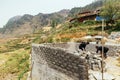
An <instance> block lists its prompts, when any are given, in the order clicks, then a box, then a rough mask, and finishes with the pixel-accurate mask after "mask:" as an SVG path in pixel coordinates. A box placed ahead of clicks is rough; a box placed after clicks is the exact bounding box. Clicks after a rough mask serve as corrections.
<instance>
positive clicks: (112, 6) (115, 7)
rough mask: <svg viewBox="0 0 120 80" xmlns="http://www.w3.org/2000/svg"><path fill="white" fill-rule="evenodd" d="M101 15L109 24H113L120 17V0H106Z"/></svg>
mask: <svg viewBox="0 0 120 80" xmlns="http://www.w3.org/2000/svg"><path fill="white" fill-rule="evenodd" d="M101 15H102V16H103V17H104V18H105V19H106V23H107V25H108V24H109V23H111V24H113V23H114V22H115V20H116V19H118V18H119V17H120V0H105V1H104V5H103V8H102V11H101Z"/></svg>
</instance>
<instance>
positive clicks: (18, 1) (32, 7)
mask: <svg viewBox="0 0 120 80" xmlns="http://www.w3.org/2000/svg"><path fill="white" fill-rule="evenodd" d="M93 1H95V0H0V28H1V27H3V26H4V25H5V24H6V23H7V21H8V20H9V19H10V18H12V17H14V16H18V15H21V16H22V15H24V14H31V15H37V14H38V13H53V12H57V11H60V10H62V9H71V8H74V7H83V6H85V5H87V4H90V3H92V2H93Z"/></svg>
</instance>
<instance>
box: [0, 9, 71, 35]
mask: <svg viewBox="0 0 120 80" xmlns="http://www.w3.org/2000/svg"><path fill="white" fill-rule="evenodd" d="M68 13H69V10H61V11H59V12H55V13H51V14H42V13H39V14H37V15H35V16H33V15H29V14H25V15H23V16H15V17H13V18H11V19H9V21H8V22H7V24H6V25H5V26H4V27H3V28H2V29H0V32H1V33H2V34H4V35H9V34H10V35H13V36H16V35H17V36H18V35H24V34H30V33H32V32H33V30H34V29H39V28H41V27H44V26H51V25H52V23H53V22H55V24H56V25H57V24H60V23H62V22H64V21H65V17H66V16H67V15H68Z"/></svg>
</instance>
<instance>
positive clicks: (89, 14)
mask: <svg viewBox="0 0 120 80" xmlns="http://www.w3.org/2000/svg"><path fill="white" fill-rule="evenodd" d="M99 13H100V9H97V10H95V11H86V12H82V13H78V14H77V18H73V19H71V20H70V22H74V21H78V22H84V21H86V20H95V21H101V20H102V18H101V17H100V16H99Z"/></svg>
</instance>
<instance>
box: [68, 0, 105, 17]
mask: <svg viewBox="0 0 120 80" xmlns="http://www.w3.org/2000/svg"><path fill="white" fill-rule="evenodd" d="M103 2H104V0H96V1H94V2H92V3H91V4H88V5H86V6H85V7H74V8H72V9H71V10H70V12H69V15H68V16H69V17H75V15H76V14H78V13H80V12H84V11H92V10H96V9H97V8H100V7H102V5H103Z"/></svg>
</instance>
